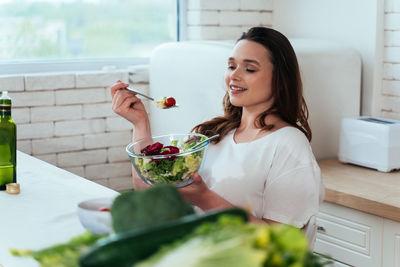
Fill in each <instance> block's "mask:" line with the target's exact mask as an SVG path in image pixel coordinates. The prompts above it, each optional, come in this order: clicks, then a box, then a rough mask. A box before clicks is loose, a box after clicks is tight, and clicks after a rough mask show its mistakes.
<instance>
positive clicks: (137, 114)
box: [111, 81, 149, 128]
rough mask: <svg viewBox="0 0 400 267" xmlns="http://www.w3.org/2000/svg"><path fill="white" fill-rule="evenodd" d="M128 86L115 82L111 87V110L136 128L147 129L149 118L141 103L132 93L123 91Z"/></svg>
mask: <svg viewBox="0 0 400 267" xmlns="http://www.w3.org/2000/svg"><path fill="white" fill-rule="evenodd" d="M128 86H129V84H127V83H123V82H121V81H117V83H116V84H114V85H113V86H112V87H111V97H112V109H113V111H114V112H115V113H116V114H118V115H120V116H121V117H123V118H125V119H127V120H128V121H130V122H131V123H132V124H133V125H135V126H136V127H144V128H147V126H148V124H149V117H148V115H147V112H146V109H145V107H144V105H143V103H142V101H141V100H140V99H139V98H138V97H137V96H136V94H135V93H134V92H131V91H128V90H125V89H123V88H126V87H128Z"/></svg>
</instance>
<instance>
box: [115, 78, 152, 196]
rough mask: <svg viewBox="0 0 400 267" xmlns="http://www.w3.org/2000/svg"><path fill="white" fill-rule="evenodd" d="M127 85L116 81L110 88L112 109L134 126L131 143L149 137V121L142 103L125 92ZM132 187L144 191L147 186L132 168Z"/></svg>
mask: <svg viewBox="0 0 400 267" xmlns="http://www.w3.org/2000/svg"><path fill="white" fill-rule="evenodd" d="M128 86H129V85H128V84H127V83H123V82H121V81H117V83H116V84H114V85H113V86H112V87H111V90H110V91H111V97H112V102H113V103H112V109H113V111H114V112H115V113H116V114H118V115H119V116H121V117H123V118H125V119H126V120H128V121H129V122H131V123H132V125H133V126H134V131H133V141H137V140H140V139H142V138H146V137H150V136H151V130H150V121H149V117H148V116H147V112H146V109H145V107H144V105H143V103H142V101H141V100H140V99H139V98H137V97H136V94H135V93H133V92H131V91H128V90H125V89H124V88H126V87H128ZM132 178H133V187H134V188H135V189H145V188H148V187H149V185H148V184H146V183H145V182H143V181H142V179H140V177H139V176H138V174H137V173H136V170H135V169H134V168H133V167H132Z"/></svg>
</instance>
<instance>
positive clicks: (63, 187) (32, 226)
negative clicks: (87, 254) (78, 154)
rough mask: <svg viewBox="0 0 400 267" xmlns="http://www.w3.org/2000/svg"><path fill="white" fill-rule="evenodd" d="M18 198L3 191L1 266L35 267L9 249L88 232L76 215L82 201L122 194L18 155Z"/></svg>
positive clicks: (44, 244) (38, 246) (38, 245)
mask: <svg viewBox="0 0 400 267" xmlns="http://www.w3.org/2000/svg"><path fill="white" fill-rule="evenodd" d="M17 182H18V183H19V184H20V185H21V192H20V194H18V195H10V194H7V193H6V192H5V191H0V211H1V215H0V218H1V219H0V229H1V236H0V266H4V267H13V266H15V267H16V266H24V267H36V266H38V265H39V264H38V263H37V262H36V261H35V260H33V259H31V258H19V257H13V256H12V255H11V254H10V253H9V251H8V249H10V248H14V249H33V250H37V249H41V248H45V247H49V246H53V245H55V244H59V243H65V242H67V241H69V240H70V239H71V238H72V237H74V236H77V235H80V234H83V233H84V232H85V231H86V230H85V229H84V228H83V226H82V225H81V223H80V221H79V218H78V215H77V212H76V211H77V205H78V203H79V202H81V201H84V200H87V199H91V198H103V197H115V196H117V195H118V194H119V193H118V192H116V191H114V190H111V189H109V188H106V187H104V186H102V185H99V184H96V183H94V182H91V181H89V180H87V179H84V178H82V177H79V176H77V175H75V174H72V173H70V172H67V171H65V170H62V169H60V168H57V167H56V166H53V165H51V164H48V163H46V162H44V161H41V160H39V159H37V158H34V157H31V156H29V155H27V154H25V153H22V152H19V151H18V153H17Z"/></svg>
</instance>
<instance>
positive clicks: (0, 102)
mask: <svg viewBox="0 0 400 267" xmlns="http://www.w3.org/2000/svg"><path fill="white" fill-rule="evenodd" d="M16 182H17V127H16V125H15V122H14V121H13V120H12V118H11V98H10V97H9V96H8V93H7V91H3V93H2V95H1V97H0V190H5V189H6V184H8V183H16Z"/></svg>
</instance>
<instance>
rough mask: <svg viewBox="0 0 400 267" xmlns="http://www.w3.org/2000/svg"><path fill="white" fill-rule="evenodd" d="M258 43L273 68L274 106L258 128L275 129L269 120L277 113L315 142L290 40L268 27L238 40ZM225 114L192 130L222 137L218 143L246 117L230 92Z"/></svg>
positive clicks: (259, 119) (258, 121)
mask: <svg viewBox="0 0 400 267" xmlns="http://www.w3.org/2000/svg"><path fill="white" fill-rule="evenodd" d="M240 40H248V41H252V42H257V43H259V44H261V45H262V46H264V47H265V48H266V49H267V50H268V51H269V55H270V58H269V60H270V61H271V63H272V65H273V71H272V82H271V83H272V87H271V89H272V97H273V99H274V102H273V104H272V106H271V107H270V108H269V109H267V110H265V111H263V112H262V113H261V114H259V115H258V116H257V118H256V120H255V122H254V123H255V126H256V127H257V128H260V129H262V130H263V131H269V130H271V129H272V128H274V125H273V124H266V122H265V118H266V117H267V116H268V115H270V114H276V115H278V116H280V118H282V120H284V121H285V122H287V123H288V124H290V125H291V126H293V127H296V128H297V129H299V130H300V131H302V132H303V133H304V134H305V135H306V137H307V139H308V140H309V141H311V137H312V134H311V129H310V126H309V125H308V122H307V120H308V109H307V105H306V102H305V101H304V98H303V86H302V82H301V77H300V70H299V64H298V62H297V58H296V54H295V52H294V50H293V47H292V46H291V44H290V42H289V40H288V39H287V38H286V37H285V36H284V35H283V34H281V33H280V32H278V31H276V30H273V29H270V28H266V27H254V28H251V29H249V30H248V31H247V32H244V33H243V34H242V35H241V36H240V38H239V39H238V40H237V42H239V41H240ZM223 107H224V115H223V116H219V117H216V118H213V119H211V120H209V121H206V122H203V123H201V124H199V125H196V126H195V127H194V128H193V129H192V131H193V132H196V133H201V134H204V135H207V136H212V135H215V134H219V135H220V136H219V138H217V139H214V143H218V142H219V141H220V140H222V138H224V136H226V135H227V134H228V133H229V132H230V131H231V130H233V129H235V128H238V127H239V125H240V121H241V117H242V109H243V108H242V107H237V106H233V105H232V104H231V102H230V100H229V93H228V92H227V93H226V94H225V96H224V98H223Z"/></svg>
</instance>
